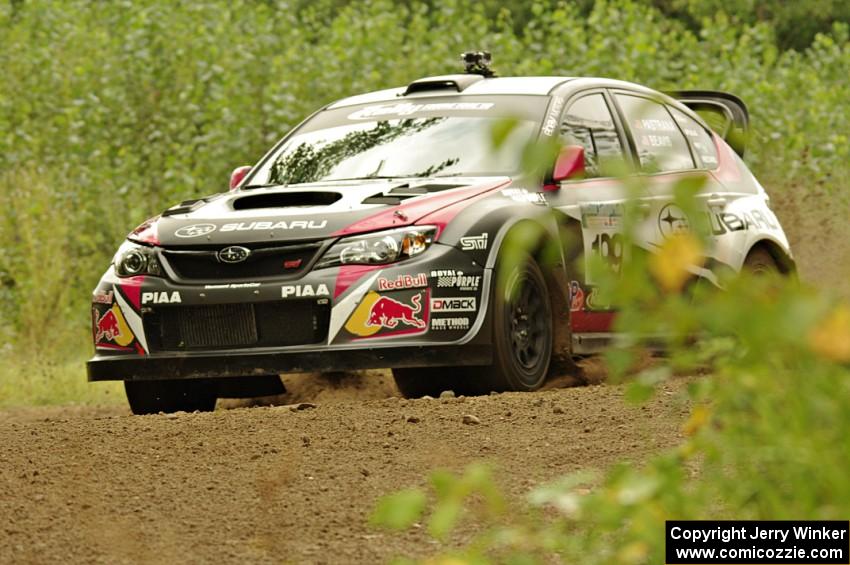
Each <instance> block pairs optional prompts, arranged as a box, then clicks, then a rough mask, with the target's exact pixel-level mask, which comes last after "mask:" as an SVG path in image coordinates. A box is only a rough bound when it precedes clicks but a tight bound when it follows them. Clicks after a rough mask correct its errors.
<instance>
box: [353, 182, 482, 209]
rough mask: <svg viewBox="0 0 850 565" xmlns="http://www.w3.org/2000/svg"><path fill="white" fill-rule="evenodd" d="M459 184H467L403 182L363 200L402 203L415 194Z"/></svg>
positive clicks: (437, 190)
mask: <svg viewBox="0 0 850 565" xmlns="http://www.w3.org/2000/svg"><path fill="white" fill-rule="evenodd" d="M459 186H465V185H462V184H436V183H431V184H419V185H416V186H410V185H408V184H403V185H401V186H396V187H395V188H392V189H390V190H388V191H386V192H379V193H378V194H373V195H372V196H369V197H368V198H366V199H365V200H364V201H363V204H389V205H396V204H401V202H402V200H406V199H408V198H413V197H414V196H422V195H423V194H431V193H434V192H442V191H444V190H449V189H452V188H457V187H459Z"/></svg>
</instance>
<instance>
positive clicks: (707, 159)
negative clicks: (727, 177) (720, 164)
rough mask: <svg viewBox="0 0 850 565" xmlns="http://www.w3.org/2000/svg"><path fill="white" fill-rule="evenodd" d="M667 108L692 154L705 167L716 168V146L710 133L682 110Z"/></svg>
mask: <svg viewBox="0 0 850 565" xmlns="http://www.w3.org/2000/svg"><path fill="white" fill-rule="evenodd" d="M668 109H669V110H670V113H671V114H673V119H674V120H676V123H677V124H679V129H681V130H682V132H683V133H684V134H685V137H687V138H688V141H690V142H691V147H693V149H694V155H696V158H697V159H698V160H699V161H700V162H701V163H702V166H703V167H705V168H706V169H716V168H717V148H716V147H715V146H714V139H712V137H711V134H710V133H708V132H707V131H706V130H705V128H704V127H702V126H701V125H700V124H699V123H698V122H697V121H695V120H694V119H693V118H691V117H690V116H688V115H687V114H685V113H684V112H682V111H680V110H677V109H676V108H670V107H668Z"/></svg>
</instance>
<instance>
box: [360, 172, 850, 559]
mask: <svg viewBox="0 0 850 565" xmlns="http://www.w3.org/2000/svg"><path fill="white" fill-rule="evenodd" d="M691 184H692V183H688V182H683V183H681V184H680V186H678V193H679V201H678V203H679V204H680V205H681V206H682V208H683V209H685V210H687V209H688V206H689V205H692V204H693V200H692V199H691V198H690V197H689V194H690V195H693V194H695V192H696V189H697V188H698V187H696V186H691ZM635 210H636V209H635ZM626 218H627V223H628V218H629V215H628V208H627V216H626ZM704 245H705V241H703V240H702V239H701V238H700V237H699V233H698V232H695V233H690V234H684V235H677V236H675V237H673V238H670V239H668V240H666V242H665V243H664V244H663V245H662V247H661V249H660V251H659V252H658V253H657V254H653V255H651V256H642V255H637V254H635V255H633V259H632V260H631V261H630V262H627V263H624V264H623V272H622V274H621V275H619V276H618V275H615V274H613V273H611V272H610V271H607V270H605V268H604V267H603V266H602V265H596V266H595V267H594V268H595V269H596V271H597V272H595V273H594V277H595V278H596V279H597V280H600V281H601V283H600V290H601V292H602V293H603V294H604V295H605V296H606V297H607V298H609V299H610V300H611V301H612V303H613V304H614V305H616V306H618V308H619V311H620V314H619V315H618V318H617V322H616V323H617V330H618V331H619V332H622V333H623V335H626V336H630V337H631V340H632V344H633V345H632V346H630V347H626V348H621V349H614V350H610V351H609V352H608V353H607V355H606V357H607V360H608V365H609V367H610V368H611V369H612V371H613V372H614V375H615V377H617V378H623V377H624V376H626V375H627V374H629V373H630V372H631V371H634V370H635V367H636V366H637V365H638V361H639V360H640V359H641V357H642V355H641V354H642V353H643V351H644V348H645V347H647V346H648V345H649V339H648V338H647V337H642V336H652V338H651V339H652V345H657V344H658V343H659V342H660V343H661V344H662V345H663V346H664V349H665V351H666V352H667V359H666V361H665V362H664V363H663V364H657V365H654V366H651V367H649V368H647V369H644V370H642V371H640V372H638V373H637V374H636V375H634V376H632V377H630V378H629V380H628V385H627V392H626V397H627V398H629V399H631V401H632V402H643V401H645V400H646V399H647V398H649V397H650V396H651V395H652V394H653V393H654V391H655V388H656V386H657V385H658V383H660V382H663V381H664V380H665V379H667V378H669V377H670V376H671V375H672V374H673V373H674V372H681V373H684V374H694V373H697V372H710V373H711V376H710V377H705V378H702V379H698V380H695V381H693V382H692V385H691V387H690V390H689V394H690V397H691V403H692V406H693V408H692V410H691V413H690V417H689V418H688V420H687V421H686V422H685V424H684V426H683V432H684V434H685V436H686V439H685V441H684V442H683V443H682V445H680V446H678V447H677V448H675V449H673V450H670V451H668V452H666V453H663V454H661V455H659V456H656V457H654V458H653V459H651V460H650V461H649V462H648V463H647V464H646V465H645V466H643V467H642V468H636V467H635V466H633V465H629V464H621V465H619V466H617V467H616V468H614V469H612V470H610V471H608V472H607V473H605V474H604V475H602V476H588V475H586V474H584V473H578V474H575V475H570V476H566V477H563V478H562V479H561V480H559V481H556V482H555V483H553V484H551V485H546V486H543V487H541V488H538V489H535V490H534V491H532V492H530V493H529V494H528V496H527V498H526V500H525V501H524V502H523V503H522V504H519V505H515V506H514V507H513V508H511V509H510V511H508V512H506V511H505V509H504V506H505V503H504V498H503V496H502V494H501V491H500V489H499V487H498V484H497V483H496V482H495V481H494V480H493V478H492V476H491V475H490V473H489V472H488V469H487V468H486V467H482V466H481V465H480V464H476V465H473V466H471V467H469V468H468V469H467V470H466V471H465V472H463V473H461V474H459V475H458V474H453V473H450V472H448V471H442V470H441V471H436V472H434V474H433V475H432V477H431V484H432V487H433V497H432V500H433V501H434V502H433V504H431V506H430V508H429V506H428V505H427V504H425V503H424V502H425V501H426V500H428V497H427V495H426V493H425V492H424V491H422V490H419V491H417V490H412V491H405V495H404V497H392V496H391V497H388V498H386V499H383V500H382V501H381V503H380V504H379V506H378V508H377V509H376V511H375V513H374V515H373V522H374V523H376V524H378V525H381V526H385V527H390V528H396V529H403V528H406V527H409V526H411V525H412V524H413V523H416V522H422V521H425V523H426V524H427V525H428V531H429V532H430V533H431V534H432V535H433V536H434V537H435V538H436V539H437V540H440V541H443V542H448V544H449V545H448V547H452V544H458V543H459V542H460V540H461V539H463V538H457V537H454V536H453V534H454V532H455V530H456V529H457V527H458V525H459V524H461V523H463V524H464V526H465V527H464V531H465V532H468V531H469V530H470V529H473V528H471V527H470V525H471V524H474V525H475V526H476V527H477V532H478V533H477V535H476V536H475V537H473V539H472V540H471V541H467V542H464V543H460V548H459V549H455V550H447V551H445V554H444V555H442V556H441V557H443V558H445V561H440V559H437V561H436V562H452V559H459V561H458V562H468V563H491V562H499V563H501V562H506V563H544V562H552V561H553V560H554V559H555V558H559V559H560V560H562V561H563V562H565V563H663V562H664V550H665V548H664V522H665V520H674V519H760V520H781V519H789V520H790V519H795V520H801V519H820V520H826V519H832V520H841V519H845V517H846V516H847V514H848V512H850V480H848V478H847V474H846V472H845V469H847V466H848V465H850V451H848V450H847V449H844V446H845V445H846V437H847V435H848V434H850V305H848V304H847V303H845V302H841V301H838V300H836V299H834V298H832V297H830V296H828V295H826V294H824V293H822V292H815V291H813V290H812V289H809V288H805V287H800V286H799V285H798V284H797V282H796V281H794V280H793V279H784V280H777V279H776V278H772V277H768V276H761V277H755V276H746V275H745V276H741V277H734V278H728V279H726V280H723V281H722V283H723V286H724V290H723V291H720V290H718V289H716V288H714V287H712V288H708V287H703V286H699V285H693V286H689V287H686V286H685V284H686V283H687V282H688V281H689V279H690V275H689V272H688V268H689V267H691V266H693V265H699V264H700V261H701V256H702V249H704ZM686 288H687V289H688V291H687V292H685V291H684V290H685V289H686ZM481 500H483V501H484V502H486V505H485V506H484V507H483V511H482V507H481V505H480V504H478V502H479V501H481ZM411 501H415V504H413V503H412V502H411ZM429 509H430V512H428V510H429ZM473 510H477V512H473ZM426 513H427V517H426ZM390 518H394V519H390ZM444 547H445V546H444Z"/></svg>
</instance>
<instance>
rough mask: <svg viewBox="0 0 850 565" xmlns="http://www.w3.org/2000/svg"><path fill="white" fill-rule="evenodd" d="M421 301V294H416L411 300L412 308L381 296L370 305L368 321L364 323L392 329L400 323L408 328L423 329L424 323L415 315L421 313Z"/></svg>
mask: <svg viewBox="0 0 850 565" xmlns="http://www.w3.org/2000/svg"><path fill="white" fill-rule="evenodd" d="M421 301H422V295H421V294H417V295H416V296H414V297H413V298H412V299H411V303H412V304H413V305H412V306H408V305H407V304H404V303H403V302H399V301H398V300H393V299H392V298H389V297H387V296H382V297H380V298H379V299H378V300H377V301H376V302H375V304H373V305H372V310H371V311H370V312H369V321H368V322H366V323H367V324H369V325H370V326H383V327H385V328H394V327H396V326H397V325H398V324H399V322H401V323H404V324H407V325H408V326H413V327H416V328H424V327H425V326H426V324H425V322H424V321H423V320H420V319H419V318H417V317H416V314H418V313H419V312H421V311H422V304H421Z"/></svg>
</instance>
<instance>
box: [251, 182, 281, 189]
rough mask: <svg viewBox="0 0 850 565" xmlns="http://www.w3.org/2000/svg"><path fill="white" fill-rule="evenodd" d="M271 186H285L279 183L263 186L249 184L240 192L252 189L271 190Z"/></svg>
mask: <svg viewBox="0 0 850 565" xmlns="http://www.w3.org/2000/svg"><path fill="white" fill-rule="evenodd" d="M273 186H286V185H284V184H281V183H279V182H269V183H265V184H249V185H247V186H243V187H242V190H250V189H252V188H271V187H273Z"/></svg>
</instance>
